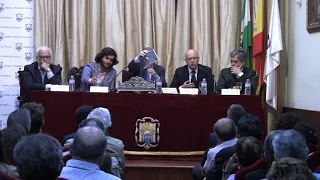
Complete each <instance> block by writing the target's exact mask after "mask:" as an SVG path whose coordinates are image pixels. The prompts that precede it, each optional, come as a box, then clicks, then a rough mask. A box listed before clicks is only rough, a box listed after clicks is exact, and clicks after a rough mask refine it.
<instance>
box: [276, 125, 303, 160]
mask: <svg viewBox="0 0 320 180" xmlns="http://www.w3.org/2000/svg"><path fill="white" fill-rule="evenodd" d="M272 145H273V151H274V155H275V156H276V157H277V158H279V159H282V158H285V157H291V158H297V159H300V160H302V161H306V160H307V157H308V153H309V150H308V148H307V144H306V139H305V138H304V137H303V135H302V134H301V133H299V132H298V131H296V130H293V129H290V130H285V131H282V132H280V133H279V134H278V135H276V136H275V137H274V140H273V141H272Z"/></svg>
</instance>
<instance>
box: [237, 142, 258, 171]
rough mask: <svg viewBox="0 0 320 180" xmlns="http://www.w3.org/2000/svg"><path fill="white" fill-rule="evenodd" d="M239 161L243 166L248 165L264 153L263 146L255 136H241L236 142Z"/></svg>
mask: <svg viewBox="0 0 320 180" xmlns="http://www.w3.org/2000/svg"><path fill="white" fill-rule="evenodd" d="M236 155H237V158H238V163H239V164H240V165H241V166H242V167H248V166H250V165H252V164H253V163H255V162H256V161H258V160H259V159H260V158H261V155H262V146H261V143H260V141H259V140H258V139H256V138H254V137H251V136H250V137H241V138H239V139H238V141H237V144H236Z"/></svg>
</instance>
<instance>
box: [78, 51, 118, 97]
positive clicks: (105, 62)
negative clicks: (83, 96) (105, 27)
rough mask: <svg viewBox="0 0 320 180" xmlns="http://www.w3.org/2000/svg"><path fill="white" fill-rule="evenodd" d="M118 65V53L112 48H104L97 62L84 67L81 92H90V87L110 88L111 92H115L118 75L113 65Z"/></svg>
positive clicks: (97, 56) (98, 55)
mask: <svg viewBox="0 0 320 180" xmlns="http://www.w3.org/2000/svg"><path fill="white" fill-rule="evenodd" d="M118 63H119V61H118V60H117V53H116V51H115V50H114V49H112V48H111V47H106V48H103V49H102V50H101V52H100V53H98V54H97V55H96V57H95V62H90V63H88V64H87V65H86V66H85V67H84V69H83V71H82V77H81V85H80V91H89V90H90V86H108V87H109V90H113V89H114V88H115V81H116V75H117V71H116V70H115V69H114V68H113V65H116V64H118Z"/></svg>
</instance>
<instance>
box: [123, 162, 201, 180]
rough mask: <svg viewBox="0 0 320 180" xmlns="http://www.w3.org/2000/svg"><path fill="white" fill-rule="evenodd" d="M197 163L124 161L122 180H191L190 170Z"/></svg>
mask: <svg viewBox="0 0 320 180" xmlns="http://www.w3.org/2000/svg"><path fill="white" fill-rule="evenodd" d="M198 163H199V162H194V161H193V162H192V161H191V162H190V161H167V160H126V168H125V171H124V178H123V179H124V180H192V176H191V171H192V168H193V167H194V166H195V165H196V164H198Z"/></svg>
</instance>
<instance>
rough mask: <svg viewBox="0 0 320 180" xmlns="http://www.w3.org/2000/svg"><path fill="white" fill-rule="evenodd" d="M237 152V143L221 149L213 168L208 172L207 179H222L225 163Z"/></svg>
mask: <svg viewBox="0 0 320 180" xmlns="http://www.w3.org/2000/svg"><path fill="white" fill-rule="evenodd" d="M235 152H236V145H234V146H230V147H227V148H223V149H221V150H220V151H219V152H218V153H217V155H216V157H215V161H214V165H213V168H212V169H210V170H209V171H208V173H207V176H206V177H207V180H217V179H222V175H223V168H224V167H223V166H224V163H225V162H226V161H228V160H229V159H230V158H231V157H232V156H233V154H234V153H235Z"/></svg>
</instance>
